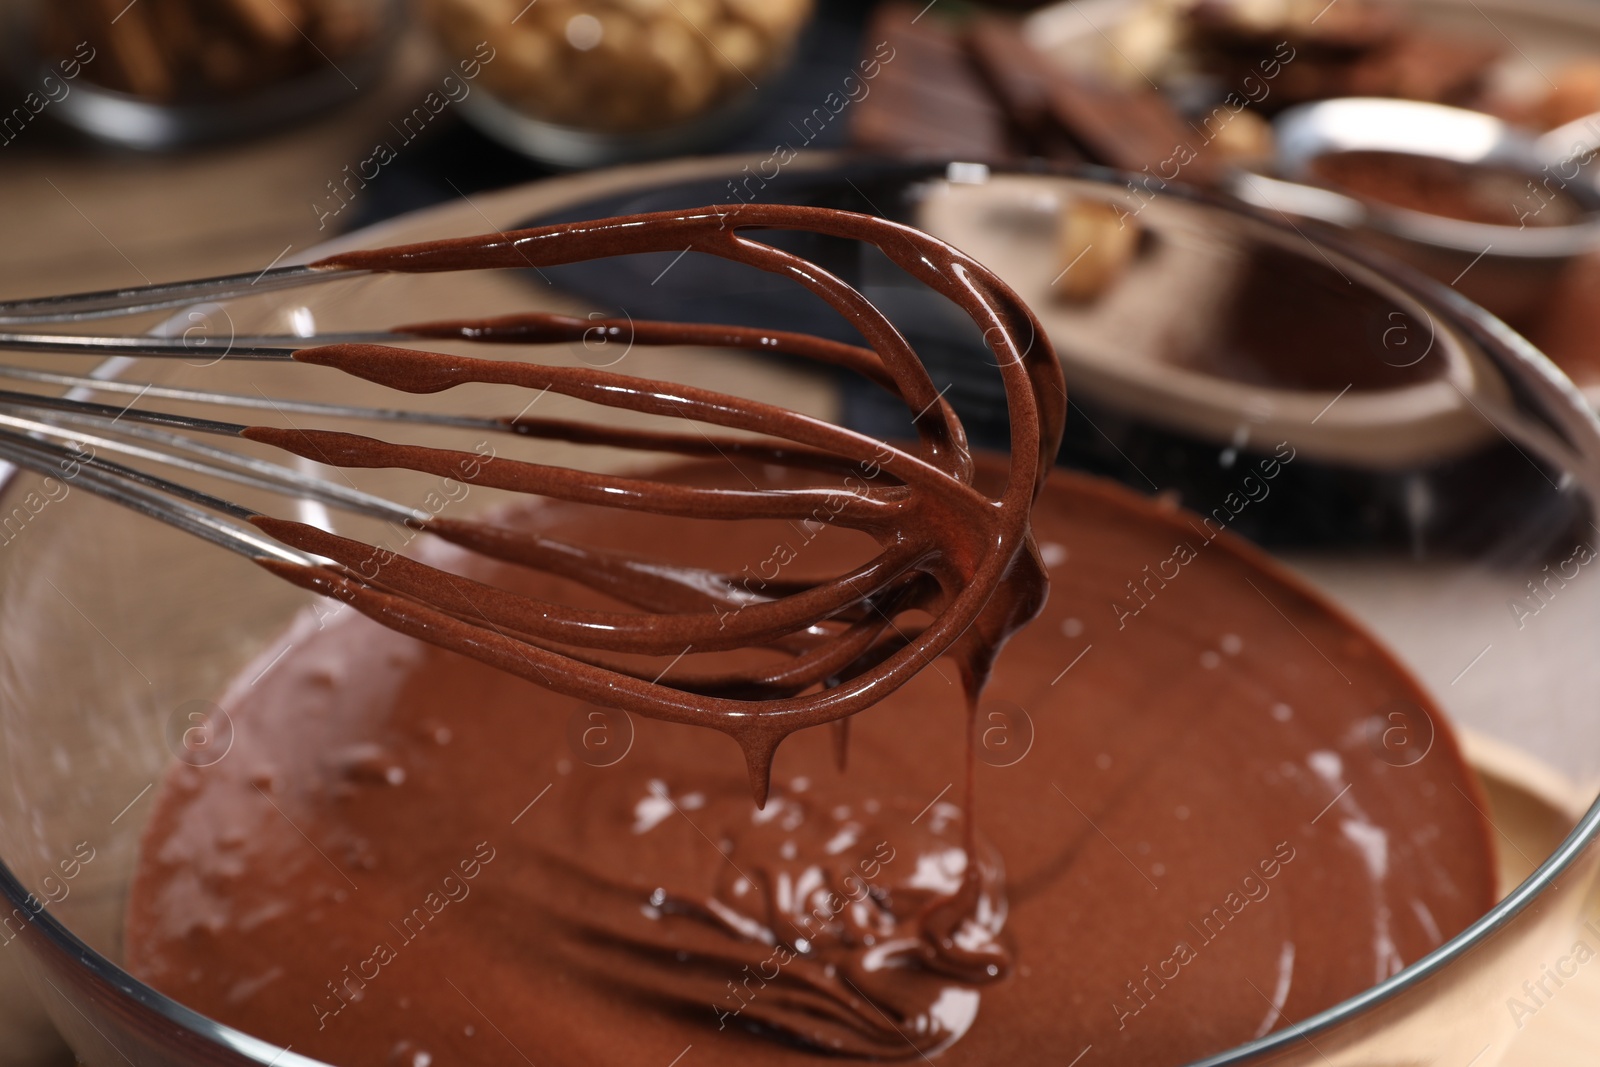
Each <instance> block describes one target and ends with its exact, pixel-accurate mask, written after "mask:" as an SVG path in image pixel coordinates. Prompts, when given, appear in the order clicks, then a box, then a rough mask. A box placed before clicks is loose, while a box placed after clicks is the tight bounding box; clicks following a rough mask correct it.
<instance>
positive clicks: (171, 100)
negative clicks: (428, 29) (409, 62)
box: [0, 0, 407, 149]
mask: <svg viewBox="0 0 1600 1067" xmlns="http://www.w3.org/2000/svg"><path fill="white" fill-rule="evenodd" d="M406 6H407V5H406V3H405V0H146V2H144V3H139V4H128V3H126V0H123V2H122V3H113V2H110V0H49V2H43V0H37V2H29V3H16V4H7V5H0V48H3V50H4V53H5V55H4V61H5V66H6V67H7V68H8V69H9V70H10V72H11V73H12V75H13V77H14V78H16V80H17V81H19V82H20V83H23V84H25V85H27V86H28V87H30V88H35V89H37V92H36V93H34V94H32V95H34V96H37V97H38V98H39V99H40V101H41V103H40V104H39V106H38V108H34V109H33V110H35V111H37V110H42V109H43V108H44V107H45V106H46V105H47V104H48V106H50V108H51V112H52V113H53V115H54V116H55V117H56V118H57V119H59V120H60V121H62V122H64V123H66V124H67V125H69V126H73V127H75V128H77V129H79V130H81V131H83V132H85V133H87V134H89V135H91V136H93V137H96V138H99V139H100V140H103V141H110V142H112V143H116V144H121V145H125V146H128V147H132V148H141V149H166V148H176V147H181V146H184V145H189V144H195V143H198V142H202V141H209V140H217V139H221V138H226V137H236V136H241V135H244V134H249V133H254V132H257V131H259V130H263V129H267V128H269V127H272V126H276V125H281V124H284V123H288V122H291V121H294V120H295V119H299V118H304V117H307V116H309V115H313V114H317V113H319V112H321V111H324V110H326V109H327V108H328V107H330V106H333V105H336V104H339V103H341V102H343V101H345V100H347V99H353V98H354V97H355V96H356V95H357V93H359V91H360V89H359V87H360V86H365V85H367V84H368V83H369V82H370V81H371V79H372V76H373V75H375V74H376V73H377V71H378V70H379V69H380V67H381V65H382V64H383V62H384V60H385V59H386V58H387V57H388V55H389V53H390V51H391V50H392V46H393V44H394V42H395V41H396V39H397V38H398V36H399V31H400V30H401V28H403V26H404V25H405V21H406V18H405V16H406ZM30 108H32V105H30Z"/></svg>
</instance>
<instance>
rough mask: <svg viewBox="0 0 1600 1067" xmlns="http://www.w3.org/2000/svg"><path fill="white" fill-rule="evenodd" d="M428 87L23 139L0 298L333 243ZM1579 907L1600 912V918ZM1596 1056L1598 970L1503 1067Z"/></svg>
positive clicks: (1, 203)
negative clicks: (337, 209)
mask: <svg viewBox="0 0 1600 1067" xmlns="http://www.w3.org/2000/svg"><path fill="white" fill-rule="evenodd" d="M435 77H436V72H435V71H434V69H433V66H432V62H431V59H430V57H429V54H428V52H427V50H426V47H425V46H424V45H422V44H421V43H420V42H415V41H413V42H408V43H407V44H406V46H405V47H404V48H403V49H402V52H401V59H400V62H399V63H397V65H396V68H395V69H394V70H393V71H392V72H391V73H390V74H389V75H388V76H387V77H386V79H385V80H384V81H383V83H382V84H381V85H378V86H374V87H373V89H372V91H371V92H370V93H368V94H367V95H366V96H364V97H363V98H362V99H361V100H359V101H358V102H356V103H355V104H353V105H352V106H350V107H348V108H346V109H344V110H341V111H339V112H337V113H335V114H332V115H329V116H328V117H326V118H325V119H322V120H320V121H318V122H316V123H314V124H310V125H307V126H304V127H301V128H298V129H295V130H292V131H289V132H285V133H280V134H276V135H273V136H270V137H266V138H263V139H259V140H255V141H250V142H247V143H243V144H239V145H233V146H227V147H222V148H216V149H208V150H204V151H200V152H194V153H188V154H183V155H179V156H171V157H160V156H150V157H146V156H129V155H122V154H109V153H100V152H95V151H91V150H82V149H73V150H69V149H64V148H62V147H60V146H59V144H58V143H56V142H55V141H54V139H52V138H50V137H48V136H36V134H38V132H39V131H37V130H29V131H26V132H25V134H24V135H23V136H21V137H19V138H18V139H17V140H16V141H14V142H12V143H11V144H9V145H7V146H6V147H4V148H3V149H0V233H3V234H4V239H3V242H0V295H3V296H4V297H7V298H12V297H23V296H32V295H43V294H49V293H59V292H69V291H76V290H88V289H101V288H111V287H116V286H124V285H133V284H139V283H141V282H145V281H162V280H173V279H178V278H185V277H195V276H200V275H208V274H217V273H235V272H245V271H258V270H262V269H264V268H266V267H267V266H268V265H270V264H272V263H275V262H278V261H279V260H281V259H284V258H286V257H289V256H291V255H293V254H295V253H297V252H300V251H303V250H304V249H306V248H309V247H311V246H312V245H315V244H316V243H318V242H319V241H321V240H323V239H325V238H327V237H329V236H331V235H332V227H328V228H323V227H321V226H320V225H319V220H318V213H317V210H316V208H315V206H314V205H318V204H324V203H326V200H325V197H326V195H327V182H328V181H329V180H331V179H336V178H337V177H339V176H340V175H341V173H342V169H343V168H344V167H345V166H346V165H347V164H353V163H354V162H355V161H357V160H359V159H361V158H363V157H364V156H365V155H366V154H367V152H369V151H370V146H371V145H372V144H373V143H375V141H376V140H377V139H379V138H380V137H381V136H382V134H383V131H384V130H385V129H386V128H387V126H388V122H389V121H390V119H391V118H392V117H395V116H398V115H401V114H404V113H405V112H407V111H409V110H410V108H411V107H412V106H413V105H414V104H415V102H416V101H417V100H418V99H419V98H420V97H421V95H422V94H423V93H424V92H425V91H426V89H427V86H428V85H429V83H430V82H431V81H432V80H433V79H434V78H435ZM582 180H583V181H584V182H586V183H587V184H586V189H588V190H589V191H590V192H592V193H599V192H600V191H602V186H603V185H605V184H607V183H614V184H617V185H619V186H620V185H622V184H625V182H626V178H625V177H624V176H620V175H615V174H612V175H604V176H601V175H595V176H586V177H585V178H584V179H582ZM1597 351H1600V350H1597ZM1540 854H1542V853H1540ZM1590 910H1591V912H1593V913H1595V914H1597V915H1600V908H1595V907H1591V909H1590ZM1575 936H1576V934H1575ZM14 951H15V950H14ZM1596 1047H1600V969H1593V970H1589V969H1586V970H1584V971H1582V972H1581V973H1580V976H1579V978H1577V979H1576V980H1574V981H1572V982H1569V983H1568V985H1567V987H1566V988H1565V989H1564V990H1563V991H1562V996H1561V997H1560V998H1558V999H1557V1000H1556V1001H1554V1002H1553V1003H1552V1004H1551V1005H1549V1007H1548V1008H1546V1009H1545V1010H1542V1011H1540V1012H1539V1013H1538V1014H1537V1015H1536V1016H1535V1017H1534V1018H1532V1019H1531V1020H1529V1022H1528V1025H1527V1027H1526V1029H1525V1030H1524V1031H1522V1033H1521V1034H1520V1035H1519V1037H1518V1040H1517V1043H1516V1044H1515V1046H1514V1047H1513V1048H1512V1049H1511V1050H1510V1052H1509V1054H1508V1055H1507V1056H1506V1058H1505V1059H1504V1060H1503V1061H1501V1062H1503V1063H1506V1064H1511V1065H1515V1067H1565V1065H1568V1064H1570V1065H1572V1067H1578V1065H1587V1064H1590V1063H1593V1062H1595V1058H1596V1056H1595V1052H1594V1049H1595V1048H1596ZM1490 1059H1491V1058H1490V1057H1485V1060H1484V1063H1485V1064H1487V1063H1488V1062H1490ZM70 1062H71V1055H70V1053H67V1052H66V1050H65V1049H64V1048H63V1047H62V1046H61V1044H60V1042H59V1041H58V1040H57V1039H56V1038H55V1037H54V1034H53V1032H52V1031H50V1029H49V1027H48V1024H47V1023H45V1022H44V1021H43V1020H42V1019H41V1018H40V1017H39V1015H38V1013H37V1010H36V1009H35V1008H34V1006H33V1004H32V1001H31V999H30V996H29V994H28V992H27V990H26V988H25V987H24V986H23V985H22V983H21V976H20V974H19V973H18V971H17V969H16V964H15V961H14V960H13V959H12V958H10V957H8V956H7V954H6V953H3V952H0V1067H28V1065H38V1064H53V1063H70Z"/></svg>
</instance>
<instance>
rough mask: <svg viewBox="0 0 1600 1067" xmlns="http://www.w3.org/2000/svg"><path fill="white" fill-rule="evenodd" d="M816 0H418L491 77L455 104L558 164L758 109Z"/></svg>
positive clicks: (727, 124)
mask: <svg viewBox="0 0 1600 1067" xmlns="http://www.w3.org/2000/svg"><path fill="white" fill-rule="evenodd" d="M812 7H813V4H812V0H539V2H538V3H528V2H527V0H427V2H426V3H425V4H424V10H425V12H426V15H427V20H428V23H429V25H430V26H431V27H432V29H433V31H434V35H435V36H436V38H437V39H438V41H439V43H440V45H441V46H442V47H443V48H444V49H445V51H446V52H447V53H449V54H451V55H452V56H454V55H456V54H458V53H459V54H460V55H468V54H479V55H482V54H483V53H482V52H481V51H479V50H480V48H481V46H482V45H483V44H484V43H487V44H488V45H489V46H490V47H491V48H492V49H493V52H492V56H493V58H492V59H491V60H489V61H486V62H485V63H484V72H483V80H482V82H481V83H480V84H481V85H483V86H484V87H486V88H487V89H488V92H485V93H474V94H473V95H472V97H471V98H470V100H467V101H463V111H464V112H465V113H466V115H467V117H468V119H469V120H470V121H472V122H473V123H474V124H475V125H476V126H478V128H479V129H481V130H483V132H485V133H486V134H488V135H489V136H491V137H493V138H495V139H496V140H498V141H500V142H502V143H504V144H506V145H508V146H510V147H511V148H513V149H516V150H517V151H519V152H522V153H524V154H526V155H529V156H532V157H534V158H535V159H539V160H542V161H544V162H546V163H551V164H554V165H557V166H564V167H590V166H600V165H605V164H610V163H619V162H624V161H628V160H637V159H647V158H653V157H658V156H664V155H673V154H678V153H682V152H688V151H694V150H696V149H701V148H705V147H708V146H709V145H711V144H713V143H715V142H716V141H717V140H718V139H720V138H723V137H725V136H727V135H728V134H729V133H731V132H732V131H733V130H734V129H736V128H737V127H738V125H739V124H740V123H741V121H743V120H745V119H747V118H748V117H750V115H751V114H752V113H753V112H754V109H755V104H756V99H757V90H758V89H759V88H760V87H761V85H762V84H764V83H765V82H767V81H770V80H771V79H772V78H773V77H774V76H775V75H777V74H778V73H780V72H781V71H782V70H783V69H784V68H785V67H786V66H787V65H788V63H789V61H790V59H791V58H792V56H793V54H794V51H795V45H796V42H797V41H798V39H799V36H800V34H801V31H802V30H803V29H804V28H805V26H806V24H807V22H808V21H809V19H810V16H811V13H812Z"/></svg>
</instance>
